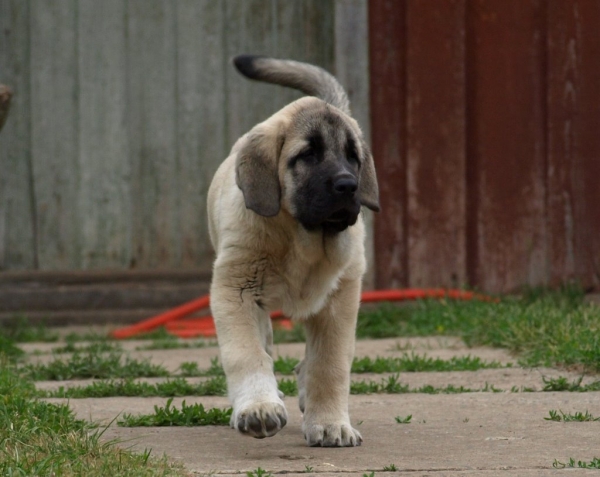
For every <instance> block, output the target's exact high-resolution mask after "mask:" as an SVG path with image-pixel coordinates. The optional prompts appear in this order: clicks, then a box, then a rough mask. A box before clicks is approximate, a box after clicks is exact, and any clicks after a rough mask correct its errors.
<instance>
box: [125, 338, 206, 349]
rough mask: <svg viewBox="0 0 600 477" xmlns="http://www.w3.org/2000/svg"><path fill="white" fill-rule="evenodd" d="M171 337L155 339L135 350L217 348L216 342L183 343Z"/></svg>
mask: <svg viewBox="0 0 600 477" xmlns="http://www.w3.org/2000/svg"><path fill="white" fill-rule="evenodd" d="M170 336H171V337H170V338H160V339H154V340H152V342H151V343H148V344H146V345H142V346H137V347H136V348H135V349H136V351H146V350H149V351H153V350H161V349H198V348H206V347H209V346H217V342H216V341H204V340H202V341H182V340H179V339H177V338H176V337H175V336H172V335H170Z"/></svg>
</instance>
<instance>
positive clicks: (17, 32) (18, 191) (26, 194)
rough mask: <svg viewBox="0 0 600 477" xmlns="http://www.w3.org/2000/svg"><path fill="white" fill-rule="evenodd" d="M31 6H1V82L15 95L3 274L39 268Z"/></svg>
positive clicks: (3, 147)
mask: <svg viewBox="0 0 600 477" xmlns="http://www.w3.org/2000/svg"><path fill="white" fill-rule="evenodd" d="M29 15H30V12H29V2H28V1H24V0H4V1H2V2H0V32H2V41H0V82H5V83H6V84H9V85H10V86H11V88H12V90H13V92H14V97H13V99H12V105H11V114H10V120H9V121H8V122H7V123H6V125H5V127H4V129H3V130H2V136H1V139H0V171H2V173H0V270H5V269H13V270H14V269H29V270H31V269H35V268H37V266H38V262H37V253H36V243H35V241H36V233H35V211H34V205H33V202H34V200H33V188H32V187H33V181H32V170H31V143H30V141H31V135H30V129H29V125H30V120H31V117H30V111H31V106H30V101H31V96H30V89H29V84H30V83H29V74H30V54H29V35H30V24H29Z"/></svg>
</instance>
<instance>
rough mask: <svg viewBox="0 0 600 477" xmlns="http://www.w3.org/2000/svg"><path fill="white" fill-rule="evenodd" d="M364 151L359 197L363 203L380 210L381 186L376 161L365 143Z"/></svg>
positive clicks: (377, 210) (376, 210)
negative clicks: (376, 171) (378, 180)
mask: <svg viewBox="0 0 600 477" xmlns="http://www.w3.org/2000/svg"><path fill="white" fill-rule="evenodd" d="M363 151H364V157H365V159H364V161H363V165H362V169H361V171H360V181H359V186H358V199H359V200H360V203H361V205H365V206H367V207H368V208H369V209H371V210H373V211H375V212H379V186H378V185H377V176H376V175H375V163H374V162H373V156H372V154H371V151H370V150H369V148H368V147H367V145H366V144H364V143H363Z"/></svg>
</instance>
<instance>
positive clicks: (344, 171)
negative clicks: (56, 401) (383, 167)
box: [236, 97, 379, 233]
mask: <svg viewBox="0 0 600 477" xmlns="http://www.w3.org/2000/svg"><path fill="white" fill-rule="evenodd" d="M236 180H237V184H238V187H239V188H240V189H241V190H242V192H243V194H244V200H245V203H246V207H247V208H248V209H251V210H253V211H254V212H256V213H257V214H259V215H262V216H265V217H272V216H275V215H277V214H278V213H279V211H280V209H282V208H283V209H284V210H286V211H287V212H289V213H290V214H291V215H292V216H293V217H294V218H295V219H296V220H298V222H300V223H301V224H302V225H303V226H304V228H306V229H307V230H310V231H316V230H323V231H324V232H326V233H337V232H341V231H342V230H345V229H346V228H348V227H349V226H351V225H354V224H355V223H356V220H357V218H358V214H359V212H360V207H361V205H364V206H366V207H368V208H369V209H371V210H374V211H379V198H378V187H377V179H376V176H375V166H374V164H373V157H372V155H371V152H370V151H369V149H368V147H367V145H366V143H365V141H364V139H363V137H362V133H361V131H360V128H359V127H358V124H357V123H356V121H355V120H354V119H352V118H351V117H349V116H348V115H347V114H345V113H343V112H342V111H340V110H339V109H337V108H335V107H334V106H331V105H329V104H327V103H326V102H324V101H322V100H320V99H317V98H313V97H306V98H302V99H300V100H298V101H296V102H294V103H292V104H290V105H288V106H287V107H285V108H284V109H282V110H281V111H279V112H278V113H277V114H275V115H274V116H272V117H271V118H269V119H268V120H267V121H265V122H263V123H261V124H259V125H257V126H256V127H255V128H254V129H252V131H250V132H249V133H248V135H247V136H246V140H245V142H244V143H243V144H242V145H241V148H240V150H239V151H238V158H237V165H236Z"/></svg>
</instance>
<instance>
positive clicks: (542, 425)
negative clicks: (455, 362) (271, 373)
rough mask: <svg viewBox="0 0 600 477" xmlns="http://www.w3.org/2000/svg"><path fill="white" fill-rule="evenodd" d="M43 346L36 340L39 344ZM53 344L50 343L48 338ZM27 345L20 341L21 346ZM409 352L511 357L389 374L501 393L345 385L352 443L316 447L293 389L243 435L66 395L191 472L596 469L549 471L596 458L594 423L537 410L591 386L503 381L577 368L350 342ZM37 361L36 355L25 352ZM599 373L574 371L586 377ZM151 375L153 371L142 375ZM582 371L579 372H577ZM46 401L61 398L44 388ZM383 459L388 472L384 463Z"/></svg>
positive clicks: (168, 357)
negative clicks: (557, 418) (276, 417)
mask: <svg viewBox="0 0 600 477" xmlns="http://www.w3.org/2000/svg"><path fill="white" fill-rule="evenodd" d="M44 346H46V345H44ZM54 346H56V345H54ZM125 346H126V347H127V348H128V349H130V350H132V356H137V357H149V358H150V359H151V360H152V361H153V362H156V363H161V364H164V365H165V366H167V367H168V368H169V369H171V370H175V369H176V368H177V367H178V366H179V364H180V363H181V362H183V361H191V360H197V361H198V364H199V366H200V367H207V366H208V365H209V364H210V359H211V358H213V357H215V356H217V355H218V350H217V348H215V347H209V348H201V349H193V350H189V349H184V350H164V351H163V350H161V351H133V350H134V349H135V347H136V346H139V343H135V342H127V343H126V344H125ZM34 348H37V349H39V348H40V347H39V346H38V347H36V346H31V347H29V349H28V351H30V352H31V351H33V349H34ZM276 348H277V349H276V353H277V354H280V355H283V356H301V354H302V348H303V346H302V345H299V344H289V345H279V346H277V347H276ZM411 351H414V352H415V353H418V354H424V353H425V354H427V355H428V356H432V357H443V358H449V357H451V356H462V355H466V354H470V355H471V356H479V357H481V358H484V359H486V360H497V361H500V362H502V363H509V362H511V363H515V364H514V366H513V367H512V368H502V369H486V370H480V371H473V372H470V371H469V372H429V373H401V375H400V381H401V382H402V383H405V384H409V385H410V386H411V387H418V386H423V385H425V384H430V385H433V386H446V385H449V384H452V385H454V386H461V385H463V386H468V387H470V388H482V387H484V386H485V385H486V384H489V385H493V386H494V387H496V388H498V389H501V390H504V391H505V392H485V393H483V392H478V393H463V394H436V395H432V394H400V395H389V394H388V395H353V396H351V397H350V413H351V419H352V423H353V425H354V426H355V427H356V428H357V429H358V430H360V432H361V433H362V435H363V437H364V443H363V445H362V446H361V447H358V448H345V449H326V448H325V449H322V448H310V447H307V446H306V444H305V442H304V439H303V437H302V432H301V414H300V411H299V409H298V400H297V398H295V397H287V398H286V399H285V402H286V406H287V408H288V412H289V414H290V419H289V421H288V425H287V426H286V427H285V428H284V429H283V431H281V432H280V433H279V434H278V435H276V436H275V437H272V438H268V439H263V440H257V439H252V438H249V437H244V436H242V435H240V434H238V433H237V432H235V431H234V430H231V429H229V428H227V427H193V428H185V427H163V428H157V427H155V428H122V427H117V426H116V424H115V417H117V416H118V415H119V414H120V413H123V412H128V413H134V414H137V413H148V412H152V410H153V407H154V406H155V405H160V406H164V404H165V402H166V399H164V398H99V399H71V400H70V401H69V405H70V406H71V407H72V408H73V409H74V411H75V412H76V414H77V415H78V416H79V417H81V418H86V419H91V420H94V421H97V422H100V423H104V424H108V423H110V422H112V424H110V426H109V428H108V430H107V431H106V433H105V434H104V436H105V438H107V439H112V438H119V439H122V440H123V444H122V445H124V446H126V447H131V448H133V449H139V450H143V449H146V448H148V449H152V453H153V454H154V455H162V454H163V453H166V454H167V455H168V456H169V457H170V458H172V459H174V460H176V461H179V462H181V463H183V464H184V465H185V466H186V468H187V469H188V470H189V471H190V472H191V473H192V474H194V475H209V474H222V475H228V474H239V473H240V472H241V473H244V472H247V471H253V470H256V469H257V468H258V467H261V468H262V469H266V470H267V471H270V472H272V473H274V474H275V473H282V474H283V473H286V474H291V475H295V474H302V475H310V474H319V475H322V476H329V475H339V474H340V473H344V474H348V475H357V476H363V474H368V475H370V473H371V472H373V471H374V472H375V475H378V474H382V473H384V472H385V474H386V475H387V474H394V475H406V476H432V477H433V476H435V477H437V476H484V477H491V476H523V477H530V476H531V477H533V476H536V477H537V476H547V475H556V474H557V473H559V472H560V473H564V472H568V473H569V475H571V474H574V475H588V474H589V475H599V474H598V472H599V471H598V470H585V469H565V470H562V471H560V470H555V469H553V467H552V463H553V462H554V460H555V459H558V460H559V461H563V462H566V461H568V459H569V458H570V457H573V458H574V459H575V460H584V461H590V460H591V459H592V458H593V457H600V421H599V422H567V423H564V422H552V421H547V420H545V419H544V418H545V417H548V415H549V411H550V410H552V409H554V410H559V409H560V410H562V411H563V412H565V413H567V412H571V413H574V412H578V411H579V412H585V411H586V410H587V411H589V412H590V413H591V414H593V415H594V416H600V392H586V393H570V392H518V393H515V392H508V391H509V390H510V389H511V388H512V387H513V386H516V387H517V388H519V389H520V388H521V387H530V388H534V389H536V390H541V389H542V387H543V377H546V378H548V377H558V376H565V377H567V378H568V379H569V380H574V379H576V378H577V377H578V375H577V374H575V373H569V372H567V371H565V370H555V369H548V368H537V369H524V368H520V367H519V366H518V365H517V364H516V362H515V360H514V358H513V357H511V356H510V355H509V354H508V353H506V352H505V351H503V350H498V349H488V348H466V347H465V346H464V345H463V344H462V342H461V341H460V340H458V339H455V338H425V339H424V338H419V339H387V340H364V341H359V342H358V343H357V352H356V355H357V356H358V357H362V356H367V355H369V356H372V357H375V356H396V355H397V356H399V355H401V354H403V353H405V352H409V353H410V352H411ZM31 359H32V360H46V359H48V356H45V355H39V356H33V357H32V358H31ZM385 376H386V375H373V374H369V375H353V377H352V379H353V380H361V379H372V380H376V381H378V380H380V379H381V378H382V377H385ZM597 379H600V377H598V376H589V377H586V381H593V380H597ZM147 381H157V379H147ZM584 382H585V381H584ZM81 384H84V383H83V382H82V381H69V382H60V383H56V382H39V383H38V384H37V385H38V387H39V388H44V389H53V388H56V387H58V386H59V385H62V386H69V385H81ZM183 399H185V400H186V402H187V403H188V404H191V403H195V402H200V403H203V404H204V405H205V406H208V407H214V406H219V407H225V406H228V404H229V403H228V401H227V399H226V398H221V397H187V398H176V399H175V400H174V401H173V404H180V403H181V401H182V400H183ZM51 401H61V400H58V399H51ZM409 414H411V415H412V420H411V423H410V424H398V423H397V422H396V421H395V419H394V418H395V416H403V417H404V416H407V415H409ZM392 464H393V465H394V466H395V467H396V468H397V470H396V471H395V472H390V471H384V467H389V466H391V465H392Z"/></svg>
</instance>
